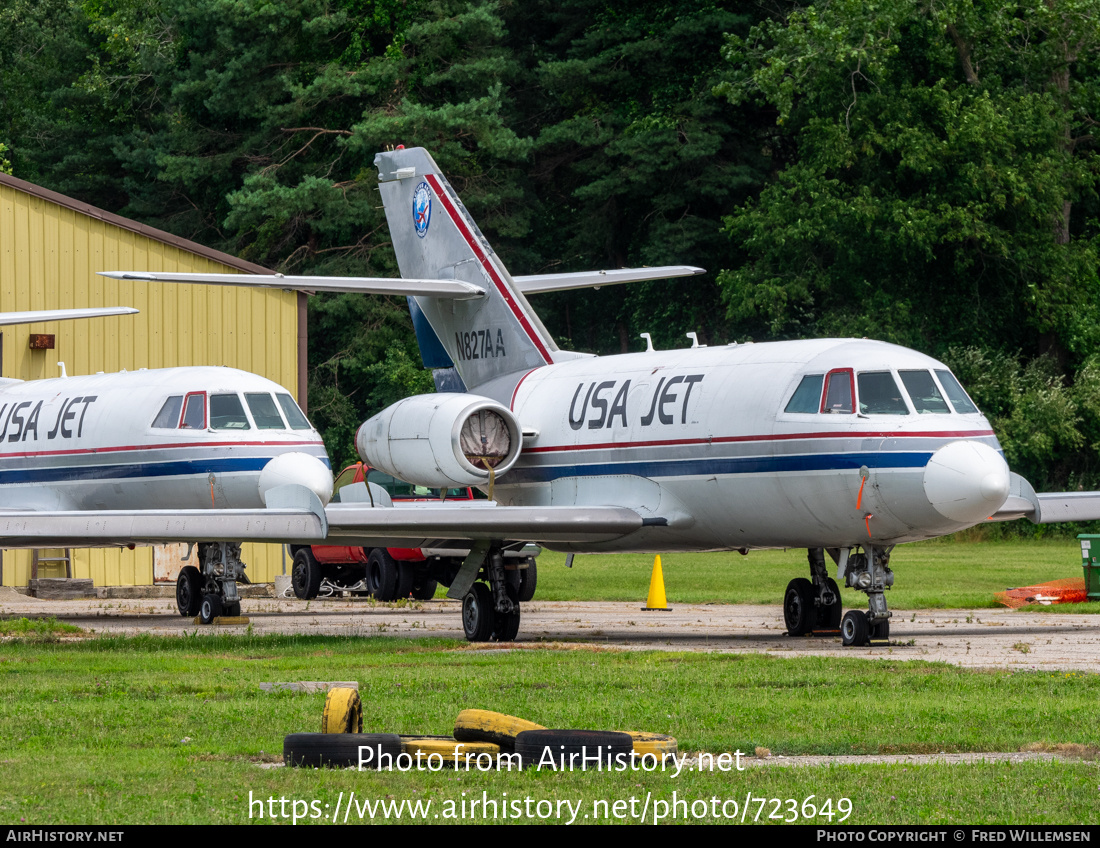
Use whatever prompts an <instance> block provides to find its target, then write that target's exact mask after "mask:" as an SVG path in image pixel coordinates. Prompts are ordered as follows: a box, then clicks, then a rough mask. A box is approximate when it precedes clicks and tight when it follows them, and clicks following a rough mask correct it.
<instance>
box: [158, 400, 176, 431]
mask: <svg viewBox="0 0 1100 848" xmlns="http://www.w3.org/2000/svg"><path fill="white" fill-rule="evenodd" d="M182 406H183V395H173V396H172V397H170V398H168V400H166V401H165V402H164V406H162V407H161V408H160V412H158V413H157V417H156V418H154V419H153V426H154V427H156V428H157V429H159V430H167V429H172V430H175V429H176V428H177V427H178V426H179V423H180V407H182Z"/></svg>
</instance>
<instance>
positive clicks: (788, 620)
mask: <svg viewBox="0 0 1100 848" xmlns="http://www.w3.org/2000/svg"><path fill="white" fill-rule="evenodd" d="M814 596H815V593H814V584H813V583H811V582H810V581H809V580H807V579H806V578H805V577H796V578H795V579H794V580H792V581H791V582H790V583H788V584H787V592H786V594H784V596H783V622H784V623H785V624H786V625H787V635H788V636H805V635H806V634H807V633H812V632H813V629H814V623H815V622H814V619H815V618H816V616H815V612H816V608H815V607H814Z"/></svg>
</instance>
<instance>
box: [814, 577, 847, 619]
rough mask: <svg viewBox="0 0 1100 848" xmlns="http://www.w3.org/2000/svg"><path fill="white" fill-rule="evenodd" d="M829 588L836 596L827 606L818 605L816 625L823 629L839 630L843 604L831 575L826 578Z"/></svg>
mask: <svg viewBox="0 0 1100 848" xmlns="http://www.w3.org/2000/svg"><path fill="white" fill-rule="evenodd" d="M827 582H828V585H829V589H830V590H831V591H832V593H833V595H835V596H836V603H835V604H833V605H832V606H828V607H819V608H818V610H817V617H818V620H817V626H818V627H820V628H821V629H823V630H839V629H840V619H841V618H842V617H843V615H844V604H843V603H841V600H840V588H839V587H838V586H837V585H836V581H835V580H833V578H832V577H830V578H829V579H828V581H827Z"/></svg>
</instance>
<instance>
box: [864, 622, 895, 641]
mask: <svg viewBox="0 0 1100 848" xmlns="http://www.w3.org/2000/svg"><path fill="white" fill-rule="evenodd" d="M868 638H869V639H889V638H890V619H886V620H885V621H880V622H879V623H878V624H872V625H871V632H870V634H869V636H868Z"/></svg>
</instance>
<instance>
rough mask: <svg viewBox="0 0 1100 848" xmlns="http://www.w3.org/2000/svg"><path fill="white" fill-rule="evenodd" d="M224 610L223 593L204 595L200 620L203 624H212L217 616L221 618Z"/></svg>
mask: <svg viewBox="0 0 1100 848" xmlns="http://www.w3.org/2000/svg"><path fill="white" fill-rule="evenodd" d="M222 612H223V610H222V596H221V595H203V596H202V607H201V608H200V609H199V621H201V622H202V623H203V624H210V623H211V622H213V621H214V619H215V618H220V617H221V615H222Z"/></svg>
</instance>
